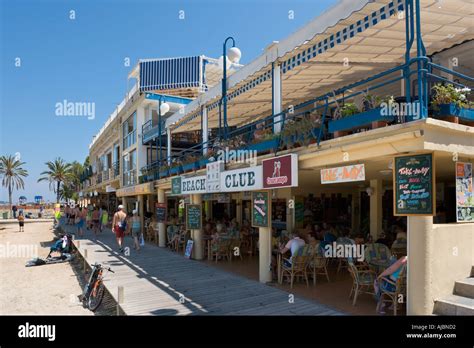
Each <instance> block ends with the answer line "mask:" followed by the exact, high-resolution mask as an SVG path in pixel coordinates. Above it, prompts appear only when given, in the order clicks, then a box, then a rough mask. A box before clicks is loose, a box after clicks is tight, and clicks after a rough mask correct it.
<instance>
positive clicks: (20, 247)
mask: <svg viewBox="0 0 474 348" xmlns="http://www.w3.org/2000/svg"><path fill="white" fill-rule="evenodd" d="M14 257H20V258H32V257H38V246H37V245H35V244H10V242H6V243H5V244H3V243H2V244H0V258H2V259H3V258H14Z"/></svg>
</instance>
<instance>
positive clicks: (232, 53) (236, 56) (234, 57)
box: [221, 36, 242, 139]
mask: <svg viewBox="0 0 474 348" xmlns="http://www.w3.org/2000/svg"><path fill="white" fill-rule="evenodd" d="M229 40H232V47H231V48H230V49H229V55H228V56H227V42H228V41H229ZM241 56H242V53H241V52H240V50H239V49H238V48H237V47H235V40H234V38H233V37H232V36H229V37H228V38H227V39H225V41H224V45H223V53H222V66H223V69H224V70H223V73H222V99H221V103H222V107H223V120H222V121H223V122H222V123H223V127H224V139H227V59H229V61H230V62H231V63H238V62H239V60H240V57H241Z"/></svg>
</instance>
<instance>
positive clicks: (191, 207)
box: [186, 204, 202, 230]
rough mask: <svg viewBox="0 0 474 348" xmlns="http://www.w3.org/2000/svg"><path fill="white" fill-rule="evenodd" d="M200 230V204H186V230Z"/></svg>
mask: <svg viewBox="0 0 474 348" xmlns="http://www.w3.org/2000/svg"><path fill="white" fill-rule="evenodd" d="M201 228H202V206H201V204H186V229H187V230H200V229H201Z"/></svg>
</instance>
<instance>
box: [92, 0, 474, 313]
mask: <svg viewBox="0 0 474 348" xmlns="http://www.w3.org/2000/svg"><path fill="white" fill-rule="evenodd" d="M473 19H474V12H473V7H472V4H471V3H470V2H469V1H463V0H450V1H435V0H393V1H390V0H374V1H369V0H352V1H340V2H339V3H338V4H336V5H335V6H334V7H332V8H331V9H329V10H327V11H326V12H325V13H323V14H322V15H321V16H319V17H317V18H315V19H314V20H313V21H311V22H310V23H308V24H307V25H306V26H304V27H303V28H301V29H300V30H299V31H297V32H295V33H293V34H292V35H290V36H289V37H288V38H286V39H285V40H283V41H279V42H278V41H275V42H273V43H271V44H270V45H268V46H267V47H266V49H265V50H264V52H263V53H262V55H260V56H259V57H257V58H256V59H254V60H253V61H251V62H250V63H249V64H247V65H245V66H244V67H240V69H238V70H237V71H236V72H235V73H233V74H232V75H230V74H229V75H230V76H229V77H228V79H227V81H226V83H225V85H224V84H219V83H218V82H219V79H220V78H221V76H222V75H219V74H218V73H217V72H216V73H215V75H214V76H215V77H216V80H214V82H213V83H209V81H207V82H203V80H200V79H197V81H196V84H197V85H193V86H191V87H189V86H188V85H186V86H183V85H179V84H177V83H176V81H174V82H171V83H168V84H166V83H164V82H162V79H163V76H164V75H163V73H162V72H163V71H165V72H167V73H169V72H171V71H179V72H183V71H187V70H186V69H184V68H182V67H179V68H176V66H174V65H172V64H171V65H168V68H166V67H161V68H158V69H155V71H158V73H155V74H153V73H152V78H151V80H149V79H146V78H145V76H146V71H149V70H146V69H148V68H146V64H149V65H150V66H155V67H159V66H160V62H161V60H151V61H149V62H146V61H143V62H140V63H139V65H138V66H137V67H136V68H135V69H134V70H133V71H132V73H131V74H132V76H134V77H136V78H138V80H139V82H138V86H139V87H138V88H137V91H136V92H135V95H136V98H135V99H132V100H131V102H130V107H128V108H125V109H124V110H125V111H123V112H120V113H119V115H120V127H119V128H120V132H121V133H120V145H121V149H120V158H121V159H120V161H121V162H120V188H119V189H118V190H117V192H116V195H117V196H118V197H119V199H121V201H122V202H123V203H124V204H125V205H126V206H127V210H130V209H131V207H138V208H139V210H140V215H141V216H145V215H147V213H148V215H149V216H151V217H153V216H154V217H155V219H157V222H158V223H157V237H158V244H159V245H160V246H162V247H165V246H166V245H167V242H169V236H167V233H166V226H167V224H178V225H179V226H180V227H181V230H183V231H184V233H183V234H182V237H180V238H179V239H178V240H177V243H176V246H177V249H179V248H180V247H183V249H184V247H185V246H186V245H187V241H188V240H192V241H193V245H192V249H189V250H188V252H189V253H190V256H191V257H192V258H194V259H197V260H203V259H215V260H216V262H217V261H218V260H221V259H222V258H224V257H225V256H230V257H229V258H231V257H232V255H234V256H240V255H247V254H250V255H258V263H257V264H255V267H256V268H257V272H258V279H259V280H260V281H261V282H264V283H266V282H269V281H271V280H272V268H271V265H272V264H273V263H274V260H273V257H272V255H274V252H275V244H274V239H276V238H280V239H281V240H285V238H287V237H288V236H289V235H290V234H291V233H292V232H298V233H299V234H300V235H301V236H302V237H307V233H308V232H315V233H317V235H318V236H321V239H323V240H322V241H321V243H322V242H325V243H327V245H333V244H332V241H333V240H326V239H325V238H326V235H330V236H333V237H336V238H337V237H341V236H343V237H350V239H351V240H353V241H355V243H357V245H360V246H363V247H364V248H365V249H364V250H366V251H367V252H365V254H364V255H365V257H366V260H365V261H366V262H367V263H368V264H369V266H370V267H372V269H373V270H374V272H380V271H382V270H383V269H384V268H385V267H387V266H388V264H389V261H388V260H389V259H390V256H391V255H393V256H394V257H395V258H399V257H401V256H404V255H407V256H408V266H407V268H406V269H403V271H402V275H401V276H400V277H399V278H398V279H399V281H397V282H396V291H395V295H396V298H397V301H399V302H402V303H404V304H405V305H406V313H407V314H432V313H439V314H446V313H449V314H474V307H473V306H472V297H473V295H472V288H473V286H474V284H472V282H471V281H470V280H467V281H466V280H465V278H466V277H469V276H470V274H471V272H472V271H473V265H474V225H473V221H474V207H472V205H473V204H474V201H473V193H472V162H473V160H474V140H473V139H474V127H473V125H474V115H473V112H474V111H473V109H472V104H471V102H470V101H469V100H470V99H469V98H470V96H469V88H472V86H473V82H474V78H473V76H474V62H473V60H472V58H471V57H472V53H473V48H474V41H473V39H474V35H473V32H474V31H473V29H474V21H473ZM170 66H171V67H170ZM218 68H221V69H222V67H219V66H218V65H217V68H216V69H218ZM160 69H161V70H160ZM163 69H164V70H163ZM160 71H161V72H160ZM207 73H208V72H207V71H206V74H207ZM178 75H179V74H178ZM193 81H194V80H193ZM188 82H189V81H188ZM204 85H206V86H205V87H204V88H203V86H204ZM223 87H225V89H223ZM184 91H186V92H185V93H184ZM163 103H166V104H167V105H168V106H169V109H168V107H165V108H163V109H162V110H161V111H163V112H160V109H161V105H163ZM165 111H166V112H165ZM160 121H161V122H160ZM96 141H97V140H96ZM207 222H209V225H210V226H211V227H212V225H215V226H216V230H217V231H218V232H219V229H221V228H224V229H225V225H229V224H231V223H232V224H234V223H236V224H237V225H238V226H240V227H242V226H244V227H245V229H240V231H241V234H240V235H238V234H237V235H235V234H234V235H233V237H232V239H231V241H225V239H224V238H221V239H220V241H221V242H217V243H214V242H213V241H212V240H213V238H212V237H211V236H210V235H208V234H206V231H205V228H204V227H205V225H206V223H207ZM218 226H219V227H218ZM223 226H224V227H223ZM308 226H309V227H308ZM315 226H317V228H316V231H315ZM227 227H229V226H227ZM242 231H245V235H244V234H243V232H242ZM329 232H330V233H329ZM346 232H348V235H347V233H346ZM404 236H405V237H406V239H405V238H404ZM396 237H399V238H397V240H396V241H395V242H399V243H398V244H397V243H395V242H394V241H393V239H395V238H396ZM390 238H392V240H390ZM387 240H390V247H387V246H386V247H383V245H385V244H387ZM374 242H376V243H374ZM392 242H394V244H397V248H394V247H393V245H394V244H392ZM219 243H220V244H219ZM236 252H237V254H236ZM229 254H230V255H229ZM328 257H329V256H328ZM329 258H331V257H329ZM346 259H347V258H346ZM234 260H235V258H234ZM236 262H239V261H238V259H237V261H236ZM277 263H278V265H280V266H281V267H283V265H281V263H280V262H277ZM339 263H340V265H341V267H347V268H348V270H349V273H351V274H352V275H353V276H354V286H355V287H357V289H358V288H359V286H360V285H363V284H360V283H358V282H360V279H358V278H357V267H353V266H354V265H353V263H352V262H349V261H348V262H346V263H344V262H342V261H339ZM313 265H314V264H313ZM290 271H291V270H290ZM281 280H282V276H281V272H280V270H279V271H278V281H281ZM318 281H319V280H318ZM371 283H372V282H369V283H367V284H365V285H367V286H368V287H369V288H370V286H371ZM453 289H454V294H453ZM353 290H354V287H353V289H352V290H351V289H350V288H348V289H347V295H348V296H347V297H349V292H350V293H351V294H353ZM357 291H358V290H357ZM352 297H353V300H351V301H354V304H356V302H357V295H356V296H352ZM342 300H344V301H347V300H348V299H347V298H346V297H345V298H344V299H341V301H342ZM374 313H375V305H374Z"/></svg>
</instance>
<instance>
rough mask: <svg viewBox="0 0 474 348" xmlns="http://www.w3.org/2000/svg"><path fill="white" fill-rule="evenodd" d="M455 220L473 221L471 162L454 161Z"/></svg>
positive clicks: (473, 197)
mask: <svg viewBox="0 0 474 348" xmlns="http://www.w3.org/2000/svg"><path fill="white" fill-rule="evenodd" d="M456 221H457V222H473V221H474V189H473V186H472V163H464V162H456Z"/></svg>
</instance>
